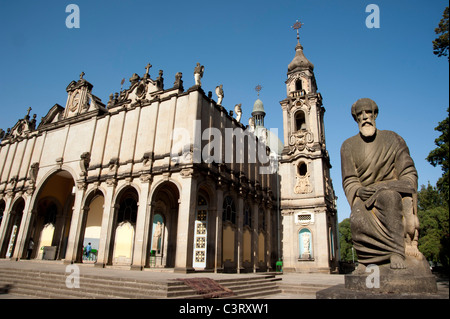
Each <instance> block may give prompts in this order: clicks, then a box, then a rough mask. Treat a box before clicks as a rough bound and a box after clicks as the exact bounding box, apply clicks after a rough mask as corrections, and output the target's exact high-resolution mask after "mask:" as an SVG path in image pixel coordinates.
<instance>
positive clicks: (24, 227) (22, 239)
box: [12, 195, 32, 260]
mask: <svg viewBox="0 0 450 319" xmlns="http://www.w3.org/2000/svg"><path fill="white" fill-rule="evenodd" d="M31 198H32V196H31V195H30V196H26V200H25V207H24V208H23V213H22V220H21V221H20V228H19V233H18V234H17V243H16V249H15V250H14V252H13V255H12V258H13V259H16V260H19V259H20V258H21V257H22V254H23V250H24V247H25V245H26V244H27V242H26V241H27V235H28V228H29V227H30V220H31V217H32V210H31Z"/></svg>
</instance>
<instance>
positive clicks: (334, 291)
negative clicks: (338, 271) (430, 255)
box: [316, 285, 448, 299]
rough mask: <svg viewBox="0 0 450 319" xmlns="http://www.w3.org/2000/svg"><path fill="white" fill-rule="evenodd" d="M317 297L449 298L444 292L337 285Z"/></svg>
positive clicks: (319, 292)
mask: <svg viewBox="0 0 450 319" xmlns="http://www.w3.org/2000/svg"><path fill="white" fill-rule="evenodd" d="M316 299H448V294H443V293H420V292H418V293H380V292H377V291H361V290H359V291H358V290H351V289H347V288H345V287H344V285H336V286H334V287H330V288H327V289H323V290H321V291H318V292H317V293H316Z"/></svg>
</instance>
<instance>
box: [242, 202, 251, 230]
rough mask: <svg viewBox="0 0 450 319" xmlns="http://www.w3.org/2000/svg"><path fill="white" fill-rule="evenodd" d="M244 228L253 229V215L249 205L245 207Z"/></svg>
mask: <svg viewBox="0 0 450 319" xmlns="http://www.w3.org/2000/svg"><path fill="white" fill-rule="evenodd" d="M244 226H248V227H250V228H251V227H252V213H251V210H250V207H249V206H248V205H245V207H244Z"/></svg>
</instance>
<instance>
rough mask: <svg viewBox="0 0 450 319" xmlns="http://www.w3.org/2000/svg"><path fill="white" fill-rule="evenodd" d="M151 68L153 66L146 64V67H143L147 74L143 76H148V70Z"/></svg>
mask: <svg viewBox="0 0 450 319" xmlns="http://www.w3.org/2000/svg"><path fill="white" fill-rule="evenodd" d="M152 66H153V65H151V64H150V63H148V64H147V66H146V67H145V69H146V70H147V72H145V74H147V75H148V71H149V70H150V68H151V67H152Z"/></svg>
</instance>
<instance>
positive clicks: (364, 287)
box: [316, 257, 439, 299]
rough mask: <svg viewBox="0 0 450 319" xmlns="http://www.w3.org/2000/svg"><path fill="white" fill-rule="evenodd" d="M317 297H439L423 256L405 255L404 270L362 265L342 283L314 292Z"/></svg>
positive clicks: (385, 265)
mask: <svg viewBox="0 0 450 319" xmlns="http://www.w3.org/2000/svg"><path fill="white" fill-rule="evenodd" d="M316 297H317V299H384V298H386V299H396V298H397V299H399V298H401V299H402V298H411V299H413V298H420V299H422V298H439V296H438V295H437V285H436V278H435V277H434V275H433V274H432V273H431V271H430V268H429V265H428V262H427V261H426V260H425V259H420V260H419V259H416V258H413V257H407V258H406V268H405V269H391V268H390V264H384V265H379V266H376V265H368V266H367V267H366V266H364V265H360V266H358V268H357V269H356V270H355V271H354V272H353V273H351V274H348V275H346V276H345V285H338V286H334V287H331V288H328V289H324V290H321V291H319V292H317V295H316Z"/></svg>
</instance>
